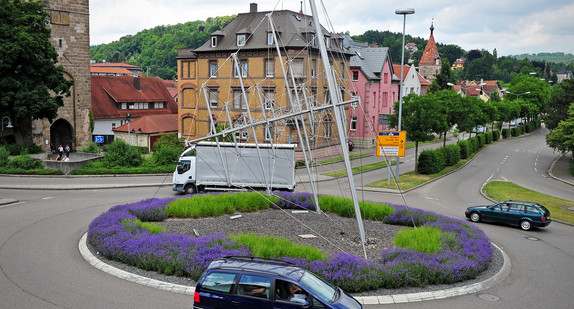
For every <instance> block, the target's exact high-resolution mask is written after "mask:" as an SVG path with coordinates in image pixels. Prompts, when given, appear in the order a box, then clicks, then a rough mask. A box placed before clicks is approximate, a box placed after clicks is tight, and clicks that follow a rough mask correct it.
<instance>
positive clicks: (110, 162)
mask: <svg viewBox="0 0 574 309" xmlns="http://www.w3.org/2000/svg"><path fill="white" fill-rule="evenodd" d="M101 161H102V164H104V166H105V167H106V168H112V167H122V166H134V167H135V166H139V165H140V164H141V163H142V162H143V158H142V155H141V154H140V153H139V151H137V150H136V149H135V147H130V146H129V145H128V144H127V143H126V142H124V141H123V140H121V139H116V140H114V141H113V142H112V143H111V144H110V145H108V147H107V152H106V154H105V155H104V157H103V158H102V160H101Z"/></svg>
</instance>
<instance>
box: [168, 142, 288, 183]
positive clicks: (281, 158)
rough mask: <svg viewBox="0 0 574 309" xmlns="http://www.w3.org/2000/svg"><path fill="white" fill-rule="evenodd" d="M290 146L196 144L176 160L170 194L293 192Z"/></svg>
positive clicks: (225, 143)
mask: <svg viewBox="0 0 574 309" xmlns="http://www.w3.org/2000/svg"><path fill="white" fill-rule="evenodd" d="M295 147H296V145H293V144H252V143H237V144H236V143H228V142H219V143H217V142H199V143H197V144H195V145H193V146H191V147H189V148H187V149H186V150H185V151H184V152H183V153H182V154H181V155H180V157H179V161H178V164H177V168H176V170H175V172H174V173H173V191H177V192H184V193H187V194H194V193H197V192H198V191H205V190H232V189H247V190H252V189H253V190H260V189H266V190H286V191H293V190H294V189H295V185H296V180H295Z"/></svg>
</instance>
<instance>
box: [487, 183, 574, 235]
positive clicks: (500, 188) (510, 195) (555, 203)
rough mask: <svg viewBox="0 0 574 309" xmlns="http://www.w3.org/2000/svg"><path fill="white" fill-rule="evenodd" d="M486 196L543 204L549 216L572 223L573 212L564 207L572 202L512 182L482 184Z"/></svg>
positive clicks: (500, 199)
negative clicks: (548, 211)
mask: <svg viewBox="0 0 574 309" xmlns="http://www.w3.org/2000/svg"><path fill="white" fill-rule="evenodd" d="M483 192H484V193H485V194H486V196H488V197H490V198H491V199H493V200H496V201H506V200H517V201H528V202H534V203H538V204H541V205H544V206H545V207H546V208H548V210H550V213H551V218H553V219H557V220H560V221H564V222H568V223H573V224H574V212H573V211H569V210H567V209H566V207H568V206H569V207H574V202H573V201H569V200H564V199H560V198H557V197H553V196H550V195H546V194H542V193H539V192H536V191H532V190H530V189H526V188H523V187H521V186H519V185H516V184H514V183H512V182H507V181H491V182H489V183H488V184H486V186H484V189H483Z"/></svg>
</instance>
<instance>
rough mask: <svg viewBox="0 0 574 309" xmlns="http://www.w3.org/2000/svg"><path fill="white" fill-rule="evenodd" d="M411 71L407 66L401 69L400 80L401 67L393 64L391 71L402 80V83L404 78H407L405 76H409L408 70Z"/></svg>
mask: <svg viewBox="0 0 574 309" xmlns="http://www.w3.org/2000/svg"><path fill="white" fill-rule="evenodd" d="M410 69H411V67H409V66H408V65H405V66H404V68H403V76H402V78H401V65H400V64H393V71H394V72H395V75H396V76H397V77H398V78H400V79H402V80H403V81H404V80H405V76H407V74H409V70H410Z"/></svg>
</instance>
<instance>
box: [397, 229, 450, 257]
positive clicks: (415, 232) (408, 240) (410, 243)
mask: <svg viewBox="0 0 574 309" xmlns="http://www.w3.org/2000/svg"><path fill="white" fill-rule="evenodd" d="M444 237H445V238H450V240H452V237H454V236H452V235H449V234H444ZM442 239H443V232H442V231H441V229H440V228H437V227H432V226H422V227H418V228H405V229H402V230H400V231H399V232H398V233H397V235H395V240H394V241H393V242H394V245H395V246H397V247H400V248H410V249H413V250H416V251H419V252H424V253H436V252H438V249H440V248H441V247H443V246H444V242H443V241H442Z"/></svg>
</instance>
